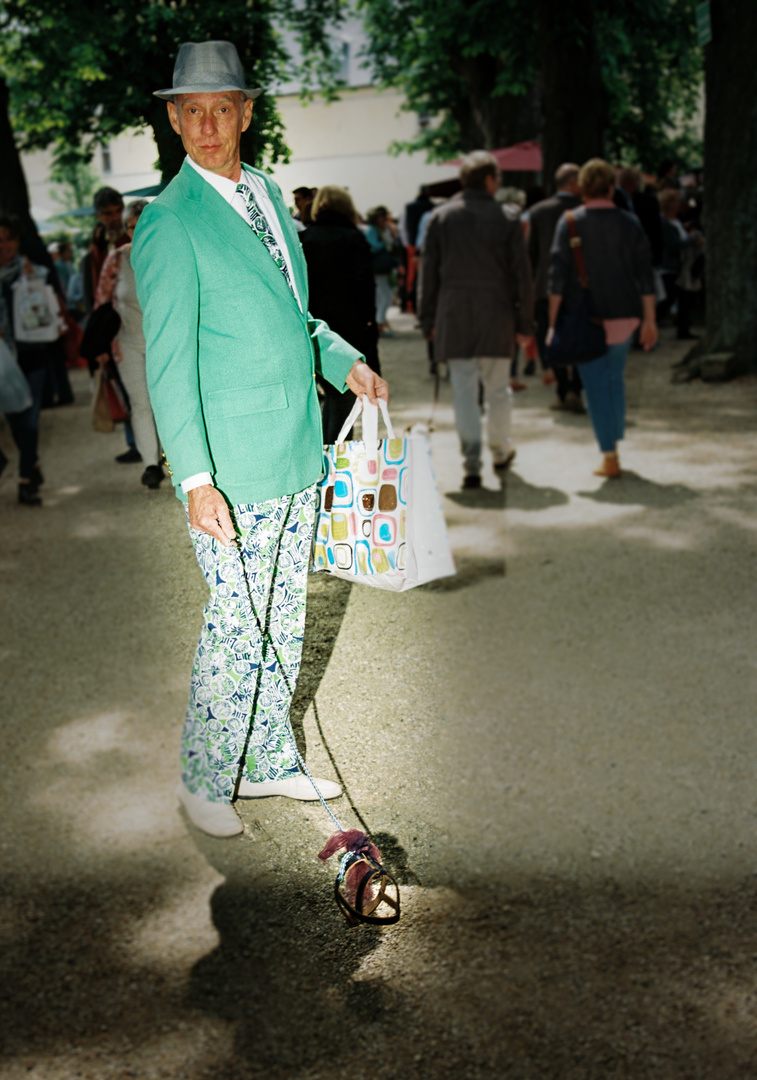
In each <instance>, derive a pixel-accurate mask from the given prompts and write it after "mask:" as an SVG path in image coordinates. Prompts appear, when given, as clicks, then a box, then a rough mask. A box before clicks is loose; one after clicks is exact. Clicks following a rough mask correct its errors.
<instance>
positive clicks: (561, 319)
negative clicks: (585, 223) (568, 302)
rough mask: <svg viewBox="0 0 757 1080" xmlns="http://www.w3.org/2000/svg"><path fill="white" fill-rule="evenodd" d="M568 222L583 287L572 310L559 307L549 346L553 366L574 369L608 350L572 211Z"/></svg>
mask: <svg viewBox="0 0 757 1080" xmlns="http://www.w3.org/2000/svg"><path fill="white" fill-rule="evenodd" d="M565 220H566V221H567V223H568V231H569V232H570V249H571V251H572V253H573V259H574V261H575V264H576V273H577V274H578V281H579V284H580V286H581V299H580V300H579V302H578V305H577V306H576V307H574V308H573V309H572V310H570V311H568V310H566V307H565V305H564V304H562V305H561V306H560V310H559V311H558V313H557V322H556V323H555V329H554V334H553V336H552V340H551V341H550V343H549V345H547V362H548V363H549V365H550V366H551V367H555V366H557V367H572V365H573V364H583V363H586V361H587V360H596V359H597V357H598V356H601V355H602V353H604V352H605V350H606V349H607V341H606V339H605V328H604V325H603V322H602V319H600V317H599V316H598V315H597V305H596V304H595V302H594V297H593V296H592V294H591V290H590V289H589V275H588V274H587V272H586V262H585V261H584V254H583V247H582V244H581V237H580V236H579V234H578V227H577V226H576V216H575V214H574V213H573V211H572V210H567V211H566V212H565Z"/></svg>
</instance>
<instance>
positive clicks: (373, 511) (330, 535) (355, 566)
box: [313, 438, 409, 576]
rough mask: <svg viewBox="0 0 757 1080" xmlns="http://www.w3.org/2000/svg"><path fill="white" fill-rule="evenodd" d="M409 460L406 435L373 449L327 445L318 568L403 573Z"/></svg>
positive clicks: (316, 539) (318, 506) (316, 547)
mask: <svg viewBox="0 0 757 1080" xmlns="http://www.w3.org/2000/svg"><path fill="white" fill-rule="evenodd" d="M406 459H407V441H406V440H405V439H394V438H389V439H384V440H383V441H382V442H381V443H380V444H379V446H378V448H377V449H376V450H374V451H371V450H370V449H369V448H368V449H367V448H366V443H364V442H357V441H355V442H344V443H337V444H335V445H334V446H329V447H327V448H326V450H325V462H324V465H325V478H324V479H323V480H322V481H321V483H320V484H319V485H318V489H317V492H318V500H317V503H316V519H315V520H316V525H315V533H314V537H313V569H314V570H331V571H334V572H337V573H338V572H339V571H342V572H343V573H345V575H347V574H349V575H352V574H357V575H360V576H366V575H372V574H388V575H390V576H393V575H394V574H396V573H397V572H400V574H402V573H404V570H405V562H406V551H407V535H406V534H407V498H408V491H407V487H408V481H409V475H408V470H407V465H406Z"/></svg>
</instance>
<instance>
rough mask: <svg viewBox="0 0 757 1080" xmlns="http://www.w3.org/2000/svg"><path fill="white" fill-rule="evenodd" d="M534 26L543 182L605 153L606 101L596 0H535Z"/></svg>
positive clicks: (547, 183) (549, 186)
mask: <svg viewBox="0 0 757 1080" xmlns="http://www.w3.org/2000/svg"><path fill="white" fill-rule="evenodd" d="M536 25H537V38H538V48H539V68H540V72H541V82H542V109H543V120H542V130H541V145H542V155H543V158H544V166H543V177H544V181H543V182H544V186H545V187H546V188H547V190H548V191H552V190H554V175H555V170H556V169H557V167H558V166H559V165H561V164H562V163H563V162H566V161H574V162H576V163H577V164H579V165H581V164H582V163H583V162H584V161H587V160H588V159H589V158H592V157H601V156H602V155H603V153H604V133H605V129H606V126H607V121H606V117H607V104H606V96H605V90H604V84H603V82H602V72H601V69H600V65H599V54H598V52H597V44H596V39H595V35H594V15H593V0H573V2H572V3H570V4H557V5H556V4H553V3H552V2H551V0H537V2H536Z"/></svg>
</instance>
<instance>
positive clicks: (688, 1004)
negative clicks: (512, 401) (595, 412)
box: [0, 318, 757, 1080]
mask: <svg viewBox="0 0 757 1080" xmlns="http://www.w3.org/2000/svg"><path fill="white" fill-rule="evenodd" d="M396 323H397V325H398V327H399V328H400V329H399V332H398V333H397V335H396V336H395V337H394V338H392V339H387V340H386V341H385V342H384V343H383V346H382V356H383V358H384V364H385V369H386V373H387V375H388V377H389V379H390V381H391V384H392V388H393V391H394V401H393V415H394V417H395V420H396V421H398V422H399V423H400V424H401V425H403V426H404V424H406V423H411V422H414V421H415V420H418V419H422V420H427V419H428V417H429V413H430V396H431V382H430V380H429V379H428V377H427V374H426V363H425V359H424V347H423V344H422V342H421V340H420V337H419V335H418V334H417V333H416V332H415V331H414V330H413V329H412V320H409V319H407V318H397V319H396ZM680 355H681V348H680V347H679V346H677V345H676V343H675V342H667V343H666V344H665V345H664V347H663V348H661V349H659V350H657V351H656V352H655V353H653V354H652V355H651V356H645V355H641V354H640V353H633V354H632V356H631V359H630V364H629V380H628V389H629V419H630V426H629V431H628V438H627V440H626V443H625V444H624V448H623V454H622V458H623V462H624V465H625V466H627V468H628V472H627V473H626V475H625V476H624V478H623V479H622V480H621V481H618V482H609V481H605V482H603V481H602V480H600V479H599V478H597V477H595V476H593V475H592V469H593V468H594V467H595V465H596V464H597V460H598V454H597V451H596V449H595V446H594V442H593V439H592V437H591V434H590V429H589V424H588V420H587V419H586V418H582V417H576V416H572V415H563V414H555V413H553V412H550V411H549V410H548V408H547V405H548V403H549V402H550V401H551V400H552V395H551V392H550V390H549V389H547V388H544V387H542V386H541V384H540V383H539V381H538V380H537V379H530V380H528V382H529V389H528V390H527V391H525V392H524V393H521V394H519V395H517V402H516V412H515V428H516V431H515V434H516V442H517V446H518V457H517V461H516V463H515V467H514V469H513V471H512V473H511V474H510V475H509V477H508V479H507V482H506V487H505V489H504V490H503V491H502V490H500V489H499V485H498V484H497V483H496V481H495V478H494V474H493V473H491V472H487V474H486V477H485V484H486V489H485V490H484V491H482V492H479V493H475V492H473V493H468V492H466V493H464V494H463V493H461V492H459V491H458V488H459V483H460V465H459V457H458V451H457V444H456V438H455V434H454V430H453V426H452V412H451V406H450V392H449V387H448V386H447V385H443V386H442V392H441V402H440V404H439V406H438V407H437V409H436V412H435V417H434V421H435V430H434V432H433V435H432V447H433V454H434V460H435V463H436V468H437V474H438V477H439V482H440V487H441V489H442V490H443V491H444V492H445V493H446V497H445V513H446V515H447V520H448V523H449V527H450V535H451V538H452V541H453V545H454V548H455V553H456V558H457V562H458V569H459V573H458V576H457V577H456V578H454V579H450V580H448V581H442V582H437V583H434V584H432V585H429V586H426V587H423V588H421V589H416V590H414V591H413V592H411V593H409V594H407V595H400V596H397V595H393V594H384V593H381V592H379V591H377V590H371V589H367V588H352V589H351V588H350V586H349V585H346V584H345V583H342V582H339V581H336V580H331V579H328V578H327V577H324V576H315V577H313V578H311V601H310V609H309V616H308V618H309V627H310V629H309V636H308V640H307V644H306V655H305V663H304V667H303V673H302V677H301V682H300V687H299V689H298V695H297V701H296V707H295V710H294V712H295V721H296V726H297V730H298V735H299V737H300V739H301V741H302V742H303V745H304V746H306V747H307V754H308V759H309V762H310V763H311V765H313V766H314V767H315V770H316V772H319V773H320V774H321V775H327V776H333V775H336V773H335V770H338V771H339V773H340V774H341V776H342V777H343V778H344V781H345V783H346V785H347V790H348V792H349V800H348V799H342V800H341V801H340V803H339V804H337V809H338V812H339V814H340V815H341V816H342V817H343V819H344V820H345V821H346V823H348V824H352V823H354V822H356V820H357V818H356V816H355V811H357V812H358V813H359V814H360V815H361V816H362V818H363V819H365V821H366V822H367V823H368V825H369V827H370V828H371V830H372V832H373V833H374V835H375V836H376V837H377V838H378V840H379V843H380V846H381V847H382V849H383V851H384V854H385V857H386V861H387V862H388V863H389V864H390V865H392V866H393V868H394V869H395V871H396V872H397V873H398V876H399V877H400V878H401V880H402V882H403V889H402V896H403V917H402V921H401V923H400V924H399V926H397V927H393V928H388V929H384V930H375V929H372V928H359V929H356V930H350V929H348V928H347V927H346V925H345V924H344V922H343V920H342V917H341V915H340V914H339V912H338V911H337V909H336V907H335V905H334V904H333V900H332V898H331V889H332V885H333V874H334V868H333V867H331V866H327V867H323V866H321V865H320V864H319V863H318V861H317V859H316V857H315V856H316V853H317V851H318V850H319V848H320V846H321V843H322V839H323V837H324V836H326V835H328V834H329V833H330V831H331V829H330V827H329V822H328V819H326V817H325V815H324V814H323V811H322V810H321V809H320V808H318V807H316V806H305V805H303V804H293V803H289V802H286V801H282V802H278V801H277V800H266V801H264V802H260V803H252V804H250V803H247V804H244V805H243V808H242V816H243V818H244V821H245V825H246V832H245V836H244V837H241V838H238V839H236V840H232V841H215V840H212V839H210V838H208V837H204V836H202V835H201V834H198V833H197V832H195V831H194V830H193V829H192V828H191V826H190V825H189V824H188V823H187V821H186V819H184V818H183V817H182V816H181V815H180V814H179V812H178V810H177V808H176V805H175V799H174V795H173V789H174V786H175V781H176V756H177V747H178V740H179V733H180V726H181V718H182V714H183V710H184V705H185V697H186V687H187V676H188V670H189V667H190V665H191V660H192V655H193V651H194V646H195V642H196V636H197V632H198V630H199V624H200V613H201V607H202V603H203V595H204V589H203V584H202V579H201V576H200V574H199V571H198V570H197V567H196V564H195V562H194V557H193V555H192V551H191V547H190V544H189V541H188V539H187V537H186V532H185V528H184V525H183V521H182V511H181V508H180V506H179V504H178V502H177V501H176V500H175V499H174V498H173V496H172V494H171V493H170V491H168V490H166V491H160V492H157V493H149V492H147V491H145V490H144V489H142V488H141V487H140V485H139V474H140V471H141V470H140V467H139V466H131V467H125V466H117V465H115V464H114V463H113V457H114V455H115V454H116V453H118V452H119V451H120V450H121V449H122V447H123V444H122V439H121V436H120V435H115V436H103V435H98V434H96V433H94V432H93V431H91V430H90V428H89V423H88V400H89V390H88V385H87V379H86V377H85V376H84V375H83V374H82V373H76V374H75V379H74V382H75V388H76V392H77V404H76V405H75V406H73V407H71V408H65V409H60V410H55V411H53V412H48V413H45V414H44V415H43V463H44V466H45V472H46V475H47V481H48V482H47V484H46V487H45V489H44V495H45V505H44V507H43V508H42V509H41V510H30V509H28V508H20V507H17V506H16V504H15V501H14V496H15V481H14V478H13V477H12V476H11V475H9V474H10V473H11V472H12V471H13V470H11V469H8V470H6V474H5V476H4V477H3V478H2V480H1V481H0V511H1V512H0V575H2V601H3V616H2V622H1V624H0V625H1V630H0V665H2V667H1V670H2V676H3V682H2V685H3V690H4V693H3V704H4V717H3V723H2V727H1V728H0V754H1V755H2V763H3V780H4V784H3V788H2V814H3V821H4V826H5V827H4V830H3V835H2V839H1V841H0V859H1V862H2V870H1V874H2V876H1V881H0V911H1V912H2V919H1V920H0V934H1V935H2V948H1V949H0V1029H1V1034H2V1051H1V1052H2V1059H1V1060H2V1067H1V1068H0V1074H1V1075H2V1077H3V1080H19V1078H21V1077H25V1078H38V1080H70V1078H75V1077H82V1078H86V1080H110V1078H115V1077H140V1078H145V1080H147V1078H150V1080H152V1078H158V1077H176V1078H182V1080H183V1078H187V1080H195V1078H200V1077H206V1076H207V1077H213V1078H215V1080H248V1078H249V1080H362V1078H366V1080H367V1078H369V1077H370V1078H371V1080H374V1078H384V1077H386V1078H392V1080H397V1078H400V1080H405V1078H407V1080H436V1078H441V1080H447V1078H449V1080H453V1078H454V1080H462V1078H468V1077H470V1078H475V1080H479V1078H484V1077H487V1078H489V1077H495V1078H498V1077H508V1078H512V1080H531V1078H533V1080H673V1078H676V1080H679V1078H680V1080H700V1078H701V1080H704V1078H713V1080H749V1078H751V1077H755V1076H757V989H755V982H756V978H757V902H756V898H755V888H756V887H757V841H756V839H755V825H756V824H757V784H756V782H755V780H756V777H755V766H756V763H757V754H756V752H755V751H756V750H757V747H755V723H754V720H755V716H754V713H755V659H754V655H755V652H754V642H755V639H756V634H755V631H756V629H757V628H756V627H755V622H756V621H757V605H756V604H755V580H756V578H757V575H756V574H755V570H756V569H757V558H756V552H757V546H756V545H755V529H757V512H756V510H755V498H754V496H755V493H756V492H757V480H756V479H755V470H754V430H755V406H757V379H755V378H749V379H743V380H741V381H738V382H735V383H731V384H728V385H723V386H720V385H704V384H702V383H692V384H688V385H682V386H672V385H671V383H670V365H671V363H672V362H673V361H674V360H676V359H677V358H678V357H680ZM0 445H2V446H3V447H4V448H5V449H6V452H8V453H10V446H9V438H8V432H7V429H3V430H0Z"/></svg>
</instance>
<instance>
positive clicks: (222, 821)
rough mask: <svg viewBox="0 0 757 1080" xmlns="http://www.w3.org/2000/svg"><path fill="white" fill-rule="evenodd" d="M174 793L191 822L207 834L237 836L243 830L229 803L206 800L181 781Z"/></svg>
mask: <svg viewBox="0 0 757 1080" xmlns="http://www.w3.org/2000/svg"><path fill="white" fill-rule="evenodd" d="M176 794H177V795H178V796H179V802H180V803H181V805H182V806H183V807H184V809H185V810H186V812H187V815H188V817H189V820H190V821H191V822H192V824H193V825H196V826H197V828H198V829H202V831H203V832H205V833H207V834H208V836H238V835H239V833H241V832H244V826H243V825H242V822H241V821H240V820H239V817H238V815H237V812H236V810H235V809H234V807H233V806H232V805H231V803H223V802H208V800H207V799H203V797H202V795H193V794H192V792H191V791H188V790H187V788H185V786H184V784H183V783H180V784H179V786H178V788H177V789H176Z"/></svg>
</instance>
